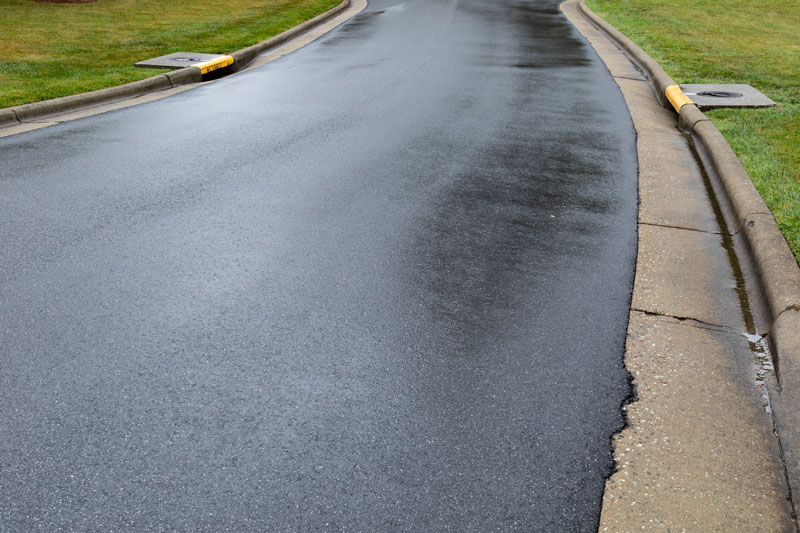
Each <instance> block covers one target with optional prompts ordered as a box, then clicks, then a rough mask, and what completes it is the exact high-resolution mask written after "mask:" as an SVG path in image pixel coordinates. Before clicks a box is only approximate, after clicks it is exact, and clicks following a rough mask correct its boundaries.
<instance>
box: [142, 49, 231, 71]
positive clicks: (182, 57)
mask: <svg viewBox="0 0 800 533" xmlns="http://www.w3.org/2000/svg"><path fill="white" fill-rule="evenodd" d="M223 57H225V56H223V55H221V54H198V53H195V52H175V53H173V54H167V55H165V56H159V57H154V58H152V59H146V60H144V61H139V62H137V63H134V64H133V66H135V67H139V68H169V69H173V70H177V69H179V68H184V67H191V66H192V65H197V64H199V63H205V62H206V61H214V60H216V59H221V58H223Z"/></svg>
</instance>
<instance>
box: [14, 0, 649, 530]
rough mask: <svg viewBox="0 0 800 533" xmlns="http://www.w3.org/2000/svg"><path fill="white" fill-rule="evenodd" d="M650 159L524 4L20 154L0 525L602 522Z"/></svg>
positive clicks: (616, 98)
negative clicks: (640, 183) (639, 183)
mask: <svg viewBox="0 0 800 533" xmlns="http://www.w3.org/2000/svg"><path fill="white" fill-rule="evenodd" d="M634 142H635V133H634V131H633V128H632V125H631V122H630V119H629V117H628V115H627V113H626V110H625V105H624V102H623V100H622V97H621V95H620V93H619V91H618V89H617V87H616V85H615V84H614V82H613V80H612V79H611V77H610V75H609V74H608V72H607V70H606V69H605V67H604V66H603V64H602V63H601V62H600V61H599V59H598V58H597V57H596V55H595V53H594V51H593V50H592V49H591V48H590V47H589V46H588V45H587V44H586V42H585V41H584V39H583V38H582V37H581V36H580V35H579V34H578V33H577V32H576V31H575V30H574V29H573V28H572V26H570V25H569V23H568V22H567V21H566V19H565V18H564V17H563V16H562V15H561V13H560V12H559V10H558V2H555V1H527V2H525V1H510V0H499V1H493V2H487V1H485V0H457V1H454V0H427V1H424V0H413V1H408V2H399V1H395V0H374V1H372V2H371V3H370V6H369V7H368V8H367V10H366V11H364V12H362V13H361V14H359V15H358V16H356V17H355V18H354V19H352V20H351V21H350V22H348V23H346V24H345V25H343V26H341V27H340V28H339V29H337V30H336V31H334V32H332V33H330V34H328V35H327V36H326V37H324V38H322V39H320V40H319V41H316V42H314V43H313V44H311V45H309V46H307V47H306V48H303V49H302V50H300V51H298V52H296V53H293V54H291V55H289V56H286V57H284V58H283V59H280V60H278V61H276V62H273V63H270V64H268V65H265V66H263V67H259V68H257V69H253V70H251V71H247V72H244V73H241V74H238V75H235V76H232V77H229V78H225V79H222V80H219V81H217V82H213V83H209V84H207V85H204V86H202V87H201V88H198V89H195V90H192V91H188V92H186V93H182V94H180V95H177V96H173V97H170V98H166V99H164V100H160V101H157V102H153V103H149V104H145V105H141V106H136V107H134V108H129V109H125V110H120V111H116V112H111V113H107V114H104V115H99V116H95V117H92V118H88V119H83V120H78V121H74V122H70V123H64V124H62V125H59V126H54V127H49V128H45V129H42V130H38V131H34V132H30V133H26V134H21V135H17V136H13V137H7V138H3V139H0V161H2V163H1V164H0V242H2V252H0V276H2V277H1V278H0V364H2V372H0V405H1V406H2V409H1V411H2V415H0V435H2V438H0V529H2V530H3V531H15V530H48V531H52V530H56V529H69V530H103V531H112V530H114V531H117V530H139V531H143V530H208V531H223V530H232V531H240V530H261V531H264V530H303V531H307V530H342V529H344V530H354V531H379V530H382V531H387V530H409V531H423V530H447V529H451V530H453V531H489V530H495V529H498V530H513V529H519V530H541V531H557V530H559V531H565V530H570V531H573V530H574V531H590V530H593V529H594V528H595V527H596V524H597V520H598V514H599V510H600V499H601V496H602V491H603V483H604V478H605V476H608V475H609V474H610V471H611V469H612V466H613V463H612V457H611V453H610V442H609V441H610V437H611V435H612V434H613V433H614V432H615V431H617V430H618V429H620V427H621V425H622V416H621V410H620V405H621V403H622V402H623V401H624V400H625V398H626V397H627V395H628V394H629V387H628V379H627V378H628V376H627V373H626V371H625V370H624V367H623V364H622V356H623V348H624V340H625V328H626V323H627V316H628V309H629V300H630V291H631V284H632V278H633V270H634V259H635V249H636V206H637V196H636V159H635V149H634V148H635V147H634Z"/></svg>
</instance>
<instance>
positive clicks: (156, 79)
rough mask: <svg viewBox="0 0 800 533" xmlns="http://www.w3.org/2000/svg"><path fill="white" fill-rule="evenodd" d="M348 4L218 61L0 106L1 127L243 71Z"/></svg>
mask: <svg viewBox="0 0 800 533" xmlns="http://www.w3.org/2000/svg"><path fill="white" fill-rule="evenodd" d="M349 7H350V0H342V2H341V3H340V4H339V5H338V6H336V7H334V8H333V9H329V10H328V11H326V12H325V13H322V14H320V15H318V16H316V17H314V18H313V19H311V20H308V21H306V22H304V23H302V24H300V25H299V26H295V27H294V28H291V29H289V30H286V31H285V32H283V33H281V34H279V35H276V36H275V37H272V38H270V39H267V40H266V41H262V42H260V43H258V44H255V45H253V46H249V47H247V48H244V49H242V50H239V51H236V52H233V53H232V54H230V55H227V56H223V59H221V60H218V61H216V62H207V63H202V64H198V65H192V66H189V67H185V68H182V69H178V70H174V71H172V72H167V73H165V74H158V75H156V76H151V77H149V78H145V79H143V80H139V81H134V82H131V83H126V84H124V85H119V86H116V87H109V88H107V89H100V90H97V91H91V92H88V93H82V94H75V95H72V96H64V97H62V98H54V99H52V100H44V101H42V102H34V103H31V104H23V105H18V106H13V107H6V108H3V109H0V128H3V127H9V126H16V125H19V124H22V123H25V122H30V121H33V120H38V119H42V118H44V117H50V116H53V115H59V114H63V113H67V112H70V111H75V110H78V109H82V108H87V107H94V106H99V105H103V104H109V103H113V102H118V101H121V100H125V99H129V98H134V97H137V96H142V95H145V94H150V93H153V92H158V91H165V90H168V89H173V88H175V87H179V86H182V85H191V84H194V83H199V82H201V81H203V75H204V74H208V73H210V72H212V71H219V70H222V69H223V68H227V71H226V74H227V73H233V72H237V71H240V70H242V69H243V68H245V67H246V66H247V64H248V63H250V62H251V61H252V60H253V59H255V58H256V57H257V56H258V55H260V54H262V53H264V52H266V51H267V50H269V49H271V48H275V47H277V46H280V45H282V44H284V43H286V42H287V41H289V40H291V39H294V38H296V37H297V36H299V35H301V34H303V33H305V32H308V31H310V30H311V29H312V28H314V27H315V26H318V25H320V24H322V23H324V22H327V21H328V20H329V19H331V18H333V17H335V16H336V15H338V14H339V13H341V12H342V11H344V10H346V9H347V8H349Z"/></svg>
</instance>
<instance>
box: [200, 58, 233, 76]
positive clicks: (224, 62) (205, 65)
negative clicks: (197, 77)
mask: <svg viewBox="0 0 800 533" xmlns="http://www.w3.org/2000/svg"><path fill="white" fill-rule="evenodd" d="M228 65H233V57H231V56H219V57H218V58H216V59H212V60H211V61H204V62H202V63H197V64H196V65H192V66H194V67H197V68H199V69H200V74H208V73H209V72H213V71H215V70H217V69H221V68H223V67H227V66H228Z"/></svg>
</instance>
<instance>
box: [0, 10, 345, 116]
mask: <svg viewBox="0 0 800 533" xmlns="http://www.w3.org/2000/svg"><path fill="white" fill-rule="evenodd" d="M340 1H341V0H227V1H225V2H218V1H212V0H169V1H164V0H98V1H97V2H95V3H83V4H51V3H43V2H35V1H34V0H3V1H2V7H0V12H1V13H2V16H0V108H2V107H8V106H13V105H18V104H25V103H29V102H37V101H39V100H47V99H49V98H56V97H59V96H67V95H70V94H76V93H81V92H86V91H91V90H94V89H102V88H105V87H111V86H114V85H120V84H122V83H127V82H130V81H135V80H139V79H142V78H146V77H148V76H153V75H155V74H157V73H159V72H166V71H163V70H151V69H139V68H135V67H133V63H135V62H136V61H140V60H143V59H149V58H151V57H157V56H160V55H164V54H169V53H172V52H206V53H225V52H232V51H235V50H238V49H240V48H244V47H246V46H249V45H251V44H255V43H257V42H260V41H263V40H265V39H268V38H270V37H272V36H274V35H277V34H278V33H281V32H282V31H285V30H287V29H289V28H291V27H293V26H296V25H297V24H300V23H302V22H304V21H306V20H308V19H310V18H312V17H314V16H316V15H318V14H320V13H322V12H324V11H326V10H328V9H330V8H332V7H334V6H335V5H337V4H339V2H340Z"/></svg>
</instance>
